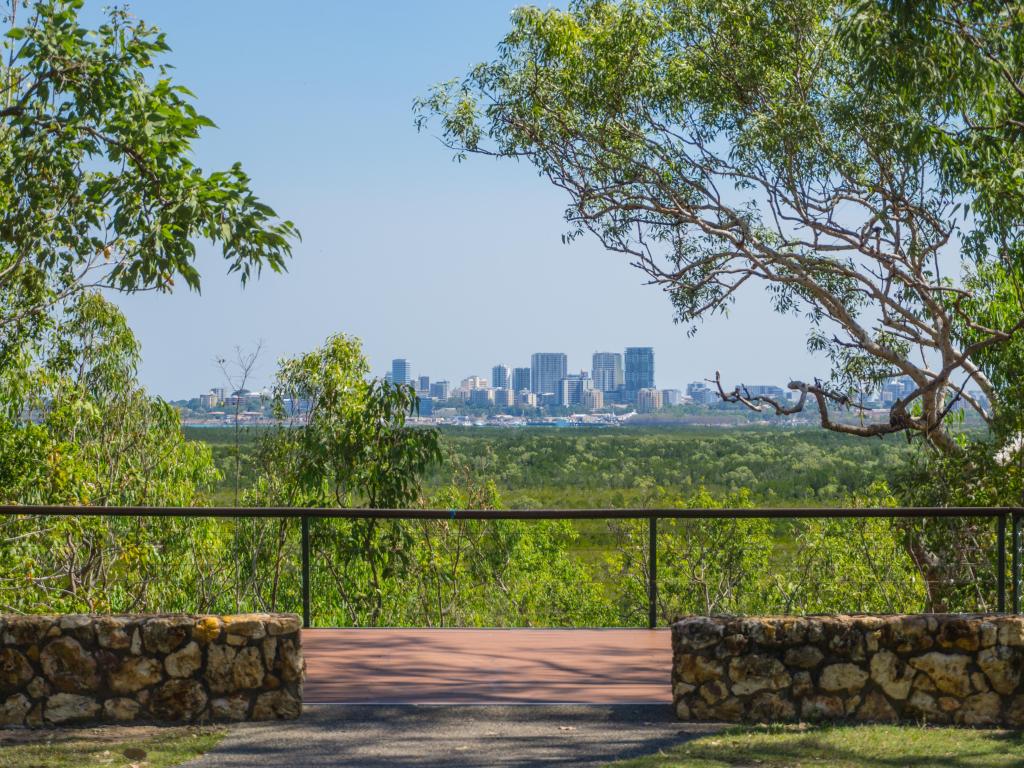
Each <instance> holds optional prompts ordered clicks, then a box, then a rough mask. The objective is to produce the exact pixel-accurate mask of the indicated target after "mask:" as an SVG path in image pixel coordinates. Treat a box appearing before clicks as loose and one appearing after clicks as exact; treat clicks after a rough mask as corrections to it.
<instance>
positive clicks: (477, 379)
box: [459, 376, 487, 390]
mask: <svg viewBox="0 0 1024 768" xmlns="http://www.w3.org/2000/svg"><path fill="white" fill-rule="evenodd" d="M459 386H460V387H461V388H462V389H465V390H473V389H486V388H487V379H485V378H484V377H483V376H467V377H466V378H464V379H463V380H462V383H461V384H459Z"/></svg>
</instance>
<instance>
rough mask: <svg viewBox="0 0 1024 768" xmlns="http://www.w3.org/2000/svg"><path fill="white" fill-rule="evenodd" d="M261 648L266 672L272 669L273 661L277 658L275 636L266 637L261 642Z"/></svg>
mask: <svg viewBox="0 0 1024 768" xmlns="http://www.w3.org/2000/svg"><path fill="white" fill-rule="evenodd" d="M261 647H262V648H263V663H264V664H265V665H266V667H267V672H273V671H274V662H275V661H276V660H277V638H276V637H267V638H266V639H264V641H263V642H262V643H261Z"/></svg>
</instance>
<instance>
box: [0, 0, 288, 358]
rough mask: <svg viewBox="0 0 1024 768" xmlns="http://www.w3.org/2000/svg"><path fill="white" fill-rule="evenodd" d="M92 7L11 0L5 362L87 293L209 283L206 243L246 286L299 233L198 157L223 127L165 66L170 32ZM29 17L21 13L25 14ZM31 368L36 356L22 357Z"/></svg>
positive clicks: (0, 86)
mask: <svg viewBox="0 0 1024 768" xmlns="http://www.w3.org/2000/svg"><path fill="white" fill-rule="evenodd" d="M82 4H83V3H82V0H33V2H31V3H22V2H20V0H11V2H10V3H9V7H8V13H7V18H6V20H7V21H9V22H10V28H9V30H8V31H7V34H6V36H5V37H4V38H3V42H2V52H3V56H2V57H0V365H5V366H7V365H12V364H13V363H14V362H15V361H17V360H18V359H19V357H20V355H21V350H22V347H23V345H24V344H26V343H31V342H33V341H34V340H35V339H36V338H37V337H38V334H39V332H40V331H41V329H42V328H44V327H45V326H46V324H47V322H48V320H49V317H50V315H49V309H50V308H51V307H53V306H55V305H56V304H58V303H60V302H61V301H63V300H65V299H68V298H70V297H72V296H73V295H74V294H75V293H76V292H78V291H80V290H82V289H84V288H87V287H90V286H92V287H100V286H102V287H111V288H116V289H118V290H123V291H140V290H156V291H169V290H171V288H172V287H173V285H174V283H175V280H176V278H179V277H180V278H182V279H183V280H184V282H185V283H186V284H187V285H188V286H189V287H190V288H193V289H198V288H199V283H200V276H199V273H198V271H197V269H196V267H195V263H194V262H195V257H196V246H195V242H194V241H195V240H196V239H197V238H202V239H205V240H208V241H211V242H213V243H216V244H218V245H219V246H220V248H221V251H222V253H223V256H224V258H225V259H226V260H227V263H228V269H229V271H231V272H237V273H238V274H239V275H240V276H241V279H242V282H243V283H244V282H245V281H246V280H247V279H248V278H249V277H250V276H251V275H252V274H253V273H257V274H258V273H259V271H260V270H261V269H262V268H263V267H268V268H270V269H272V270H274V271H280V270H282V269H283V268H284V266H285V260H286V258H287V257H288V255H289V254H290V251H291V240H292V239H293V238H294V237H295V236H296V235H297V232H296V230H295V228H294V227H293V226H292V224H291V223H290V222H287V221H281V220H279V219H278V218H277V216H276V214H275V213H274V211H273V210H272V209H271V208H269V207H268V206H267V205H265V204H264V203H262V202H261V201H260V200H259V199H258V198H257V197H256V195H255V194H254V193H253V192H252V190H251V188H250V181H249V178H248V177H247V176H246V174H245V172H244V171H243V170H242V168H241V166H239V165H234V166H232V167H231V168H230V169H228V170H226V171H216V172H214V173H209V174H207V173H204V172H203V171H202V170H201V169H200V168H198V167H197V166H196V165H195V164H194V163H193V161H192V159H191V155H192V147H193V143H194V141H195V140H196V139H197V138H198V136H199V134H200V131H201V130H203V129H204V128H207V127H211V126H212V125H213V123H212V121H211V120H210V119H209V118H207V117H204V116H203V115H201V114H200V113H199V112H197V111H196V109H195V107H194V106H193V104H192V94H191V92H190V91H189V90H188V89H187V88H185V87H184V86H182V85H179V84H177V83H175V82H174V81H173V80H172V79H171V77H170V68H169V67H168V66H167V65H166V64H162V63H160V59H161V58H162V57H163V56H164V54H166V53H167V52H168V51H169V47H168V44H167V41H166V39H165V38H164V35H163V33H161V32H160V31H159V30H158V29H156V28H155V27H151V26H149V25H147V24H146V23H145V22H143V21H139V20H136V19H134V18H132V17H131V16H130V15H129V14H128V12H127V11H126V10H124V9H123V8H114V9H112V10H110V11H109V12H108V16H107V19H106V21H105V22H104V23H103V24H101V25H100V26H99V27H97V28H96V29H87V28H85V27H83V26H82V24H81V22H80V20H79V13H80V11H81V9H82ZM19 12H20V14H21V15H20V16H19ZM22 362H24V360H23V359H22Z"/></svg>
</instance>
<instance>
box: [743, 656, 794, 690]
mask: <svg viewBox="0 0 1024 768" xmlns="http://www.w3.org/2000/svg"><path fill="white" fill-rule="evenodd" d="M729 677H730V678H731V679H732V683H733V684H732V692H733V693H734V694H735V695H737V696H747V695H749V694H751V693H757V692H758V691H762V690H766V689H767V690H780V689H782V688H785V687H786V686H788V685H789V684H790V682H792V680H791V678H790V676H789V673H788V672H787V671H786V668H785V667H784V666H782V662H781V661H779V660H778V659H773V658H771V657H770V656H764V655H761V654H757V653H753V654H750V655H749V656H740V657H737V658H735V659H733V660H732V661H731V662H730V663H729Z"/></svg>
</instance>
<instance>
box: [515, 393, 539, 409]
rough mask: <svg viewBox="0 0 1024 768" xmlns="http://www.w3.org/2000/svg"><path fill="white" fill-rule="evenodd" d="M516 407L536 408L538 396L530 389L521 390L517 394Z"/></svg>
mask: <svg viewBox="0 0 1024 768" xmlns="http://www.w3.org/2000/svg"><path fill="white" fill-rule="evenodd" d="M516 405H518V406H521V407H523V408H536V407H537V396H536V395H535V394H533V392H531V391H530V390H528V389H521V390H519V391H518V392H516Z"/></svg>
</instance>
